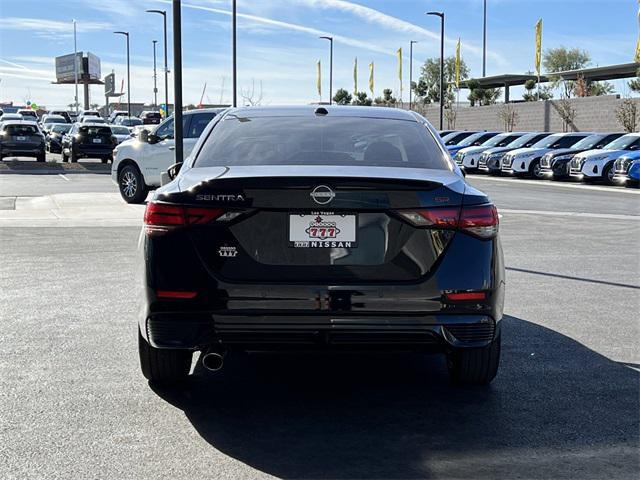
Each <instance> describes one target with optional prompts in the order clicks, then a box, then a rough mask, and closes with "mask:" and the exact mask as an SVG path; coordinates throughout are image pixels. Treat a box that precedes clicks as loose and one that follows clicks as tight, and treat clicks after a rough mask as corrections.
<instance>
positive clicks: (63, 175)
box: [58, 173, 71, 182]
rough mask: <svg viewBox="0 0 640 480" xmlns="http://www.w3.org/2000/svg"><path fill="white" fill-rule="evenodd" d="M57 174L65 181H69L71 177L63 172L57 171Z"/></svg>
mask: <svg viewBox="0 0 640 480" xmlns="http://www.w3.org/2000/svg"><path fill="white" fill-rule="evenodd" d="M58 176H59V177H61V178H62V179H63V180H66V181H67V182H70V181H71V179H70V178H69V177H67V176H66V175H65V174H63V173H59V174H58Z"/></svg>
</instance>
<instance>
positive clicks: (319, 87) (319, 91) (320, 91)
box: [316, 60, 322, 97]
mask: <svg viewBox="0 0 640 480" xmlns="http://www.w3.org/2000/svg"><path fill="white" fill-rule="evenodd" d="M316 84H317V87H318V96H319V97H322V73H321V66H320V60H318V78H317V80H316Z"/></svg>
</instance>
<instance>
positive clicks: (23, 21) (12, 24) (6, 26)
mask: <svg viewBox="0 0 640 480" xmlns="http://www.w3.org/2000/svg"><path fill="white" fill-rule="evenodd" d="M111 28H113V25H111V24H110V23H106V22H90V21H77V22H76V29H77V31H78V32H93V31H99V30H107V29H111ZM0 29H3V30H26V31H28V32H29V33H31V34H35V35H38V36H43V37H72V36H73V23H72V22H70V21H69V22H60V21H57V20H45V19H43V18H23V17H5V18H0Z"/></svg>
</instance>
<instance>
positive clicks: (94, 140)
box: [93, 138, 102, 143]
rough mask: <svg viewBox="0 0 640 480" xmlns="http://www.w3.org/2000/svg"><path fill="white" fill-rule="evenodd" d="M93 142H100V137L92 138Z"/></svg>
mask: <svg viewBox="0 0 640 480" xmlns="http://www.w3.org/2000/svg"><path fill="white" fill-rule="evenodd" d="M93 143H102V139H101V138H94V139H93Z"/></svg>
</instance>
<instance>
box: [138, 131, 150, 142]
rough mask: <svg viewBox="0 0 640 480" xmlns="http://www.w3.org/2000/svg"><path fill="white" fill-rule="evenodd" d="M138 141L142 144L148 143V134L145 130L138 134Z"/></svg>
mask: <svg viewBox="0 0 640 480" xmlns="http://www.w3.org/2000/svg"><path fill="white" fill-rule="evenodd" d="M138 140H140V141H141V142H143V143H149V132H148V131H146V130H140V133H138Z"/></svg>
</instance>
